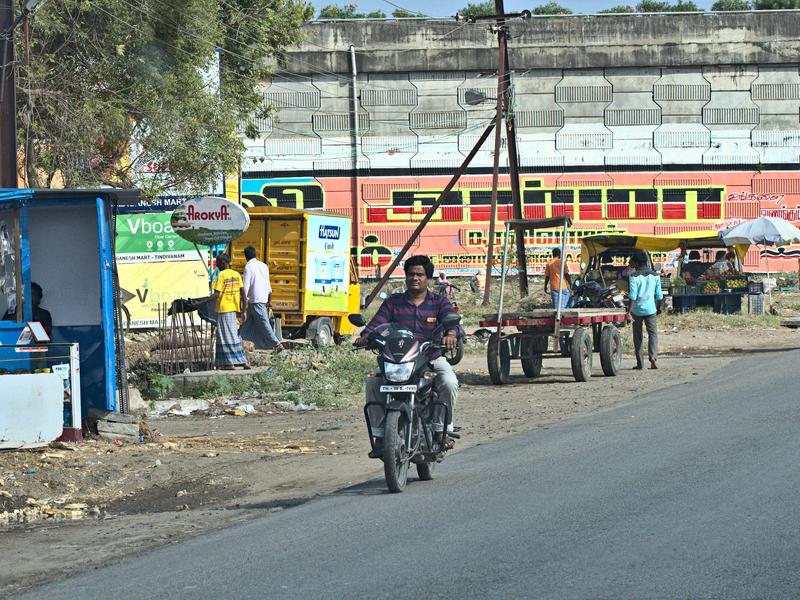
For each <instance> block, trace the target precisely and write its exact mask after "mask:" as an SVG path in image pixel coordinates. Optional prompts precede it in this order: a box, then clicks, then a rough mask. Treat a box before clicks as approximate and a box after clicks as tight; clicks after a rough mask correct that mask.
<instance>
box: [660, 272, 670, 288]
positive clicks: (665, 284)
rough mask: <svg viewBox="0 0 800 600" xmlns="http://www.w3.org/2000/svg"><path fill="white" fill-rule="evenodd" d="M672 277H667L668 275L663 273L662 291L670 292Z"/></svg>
mask: <svg viewBox="0 0 800 600" xmlns="http://www.w3.org/2000/svg"><path fill="white" fill-rule="evenodd" d="M671 283H672V277H667V276H666V275H661V291H662V292H669V291H670V288H671Z"/></svg>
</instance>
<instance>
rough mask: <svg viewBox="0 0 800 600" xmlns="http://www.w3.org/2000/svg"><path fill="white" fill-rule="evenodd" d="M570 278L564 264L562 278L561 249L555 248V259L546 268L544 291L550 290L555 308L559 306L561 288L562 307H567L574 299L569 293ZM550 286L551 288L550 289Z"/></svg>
mask: <svg viewBox="0 0 800 600" xmlns="http://www.w3.org/2000/svg"><path fill="white" fill-rule="evenodd" d="M568 281H569V278H568V277H567V268H566V265H565V266H564V280H563V281H562V279H561V250H560V249H559V248H553V260H551V261H550V262H549V263H547V266H546V267H545V268H544V292H545V294H546V293H547V292H548V291H549V292H550V299H551V301H552V302H553V308H558V290H559V288H560V289H561V308H567V307H568V306H569V305H570V300H571V299H572V298H571V296H570V293H569V283H568ZM548 287H549V288H550V289H549V290H548Z"/></svg>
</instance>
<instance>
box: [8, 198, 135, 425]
mask: <svg viewBox="0 0 800 600" xmlns="http://www.w3.org/2000/svg"><path fill="white" fill-rule="evenodd" d="M140 200H141V198H140V195H139V192H138V190H115V189H95V190H30V189H21V190H12V189H0V295H2V298H0V344H2V346H0V352H2V351H3V350H4V349H3V346H6V347H8V346H14V345H15V344H17V342H18V340H19V338H20V335H21V333H22V332H23V330H24V329H25V327H26V323H28V322H30V321H34V320H35V319H34V315H33V312H34V311H33V305H32V303H31V283H33V282H35V283H37V284H38V285H39V286H40V287H41V288H42V291H43V300H42V302H41V307H42V308H44V309H46V310H47V311H49V312H50V314H51V316H52V323H53V329H52V336H51V341H52V343H53V345H57V344H75V343H77V344H79V354H80V359H79V364H80V397H81V410H82V413H83V415H85V414H86V412H87V411H88V410H89V408H98V409H102V410H109V411H118V412H125V411H126V410H127V374H126V372H125V368H124V365H125V360H124V353H125V351H124V340H123V338H122V328H121V327H120V326H119V324H120V315H119V286H118V284H117V276H116V263H115V259H114V238H115V227H114V224H115V216H116V213H117V208H118V206H119V205H121V204H138V203H139V202H140ZM6 350H10V348H6ZM1 358H2V362H0V367H2V368H3V372H4V373H13V372H34V370H33V369H32V367H33V366H35V365H34V364H32V363H33V362H35V360H36V358H35V357H34V355H29V356H26V355H24V354H17V355H14V354H10V353H9V352H5V353H2V356H1ZM2 395H3V391H2V390H0V396H2ZM64 417H65V424H66V426H65V434H68V430H69V429H74V427H71V425H70V423H75V422H80V421H79V420H77V419H75V418H74V416H73V415H70V416H69V420H68V419H67V417H68V415H67V414H65V415H64ZM72 433H73V435H74V436H77V437H79V436H80V432H79V431H78V432H74V431H73V432H72ZM66 437H70V436H69V435H67V436H66Z"/></svg>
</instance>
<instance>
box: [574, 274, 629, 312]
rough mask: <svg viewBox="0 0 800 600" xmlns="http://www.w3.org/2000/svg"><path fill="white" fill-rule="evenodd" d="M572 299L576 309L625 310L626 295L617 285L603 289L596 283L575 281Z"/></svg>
mask: <svg viewBox="0 0 800 600" xmlns="http://www.w3.org/2000/svg"><path fill="white" fill-rule="evenodd" d="M572 298H573V302H572V305H573V306H574V307H575V308H625V295H624V294H623V293H622V292H621V291H620V290H619V289H617V286H616V285H610V286H608V287H603V286H601V285H600V284H599V283H597V282H596V281H589V280H585V279H584V280H577V281H575V284H574V285H573V287H572Z"/></svg>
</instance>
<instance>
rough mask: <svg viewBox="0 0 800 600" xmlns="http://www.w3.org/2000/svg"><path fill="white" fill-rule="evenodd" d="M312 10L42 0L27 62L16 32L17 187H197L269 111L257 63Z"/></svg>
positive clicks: (265, 70) (264, 2) (227, 166)
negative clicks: (21, 169)
mask: <svg viewBox="0 0 800 600" xmlns="http://www.w3.org/2000/svg"><path fill="white" fill-rule="evenodd" d="M312 14H313V10H312V9H311V8H310V7H309V6H308V5H307V4H306V3H305V2H304V0H57V1H51V2H43V3H42V5H41V7H40V8H39V10H38V11H37V12H36V13H35V15H34V16H33V18H32V19H31V22H30V39H29V48H30V53H29V56H30V60H29V66H25V62H26V61H25V58H24V57H25V50H24V48H25V41H24V37H23V35H21V34H20V32H19V31H18V35H17V36H16V43H17V52H18V57H19V58H20V62H21V65H20V66H19V73H18V79H17V87H18V90H17V100H18V122H19V124H20V127H19V128H18V138H19V141H20V147H21V148H22V149H23V150H24V155H25V163H26V168H25V171H26V174H27V178H28V185H29V186H31V187H34V186H35V187H51V186H57V185H59V184H63V185H65V186H68V187H88V186H97V185H112V186H117V187H127V186H139V187H142V188H143V189H144V190H145V192H146V193H149V194H156V193H161V192H163V191H166V190H171V191H204V190H207V189H208V187H209V185H210V184H211V182H213V181H217V180H218V179H219V178H220V177H221V173H223V172H231V171H232V170H233V169H234V168H235V167H236V165H237V162H238V159H239V156H240V154H241V151H242V150H243V145H242V141H241V129H242V126H243V125H242V124H243V123H244V129H245V130H246V131H247V132H248V133H250V134H251V135H253V134H254V128H253V123H252V118H253V115H256V116H258V115H261V116H265V115H266V114H267V112H268V110H269V107H268V106H265V105H264V100H263V94H262V93H261V92H260V90H259V86H260V84H261V82H262V81H263V80H264V79H266V78H267V77H268V76H269V75H270V70H269V67H268V64H267V62H266V61H265V59H267V58H272V59H273V61H275V62H278V63H280V62H282V59H283V57H284V55H283V54H282V50H281V49H282V48H283V47H285V46H287V45H290V44H292V43H295V42H296V41H298V39H299V32H298V27H299V26H300V25H301V24H302V23H303V22H304V21H305V20H307V19H309V18H310V17H311V16H312ZM20 31H21V30H20ZM216 48H219V49H220V53H221V68H220V69H219V72H220V80H221V86H219V87H218V86H217V84H216V81H215V80H214V79H213V78H211V77H210V75H209V74H210V73H213V72H215V71H216V69H217V67H216V56H217V54H216V51H215V49H216Z"/></svg>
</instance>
